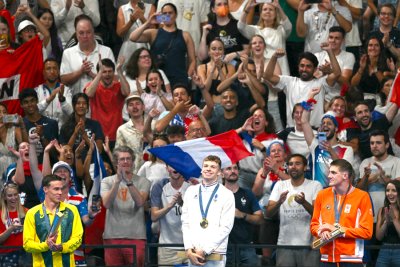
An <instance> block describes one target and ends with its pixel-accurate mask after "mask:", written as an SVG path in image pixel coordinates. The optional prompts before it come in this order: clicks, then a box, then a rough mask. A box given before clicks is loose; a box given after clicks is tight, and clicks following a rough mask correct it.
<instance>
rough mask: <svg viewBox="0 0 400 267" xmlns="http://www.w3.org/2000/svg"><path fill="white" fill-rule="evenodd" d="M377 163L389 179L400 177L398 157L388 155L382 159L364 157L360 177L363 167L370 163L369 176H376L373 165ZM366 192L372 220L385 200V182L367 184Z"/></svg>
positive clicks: (399, 160)
mask: <svg viewBox="0 0 400 267" xmlns="http://www.w3.org/2000/svg"><path fill="white" fill-rule="evenodd" d="M375 162H376V163H378V164H379V165H380V166H382V169H383V170H384V171H385V175H389V176H390V178H391V179H396V178H398V177H400V158H398V157H394V156H392V155H388V157H387V158H386V159H385V160H383V161H377V160H376V159H375V157H370V158H366V159H364V160H363V161H362V162H361V165H360V177H363V176H364V168H365V167H367V166H368V165H369V164H371V167H372V170H371V176H377V175H378V172H377V167H375V166H373V164H374V163H375ZM368 193H369V195H370V196H371V200H372V205H373V208H374V222H376V219H377V218H378V211H379V209H380V208H382V207H383V203H384V200H385V184H384V183H382V182H380V181H378V182H376V183H372V184H368Z"/></svg>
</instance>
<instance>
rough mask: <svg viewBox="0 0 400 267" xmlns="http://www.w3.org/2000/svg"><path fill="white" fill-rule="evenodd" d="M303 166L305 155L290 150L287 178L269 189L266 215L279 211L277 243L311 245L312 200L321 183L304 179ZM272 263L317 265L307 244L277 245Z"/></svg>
mask: <svg viewBox="0 0 400 267" xmlns="http://www.w3.org/2000/svg"><path fill="white" fill-rule="evenodd" d="M306 169H307V159H306V158H305V157H304V156H303V155H301V154H292V155H291V156H290V157H289V159H288V173H289V175H290V179H288V180H281V181H278V182H277V183H276V185H275V186H274V188H273V190H272V192H271V196H270V198H269V202H268V206H267V216H268V217H272V216H274V215H275V214H276V213H277V212H278V211H279V218H280V226H279V237H278V245H280V246H309V245H311V242H312V236H311V232H310V227H309V226H310V221H311V216H312V214H313V205H314V201H315V199H316V198H317V194H318V192H319V191H320V190H321V189H322V186H321V184H320V183H318V182H316V181H311V180H308V179H305V177H304V172H305V171H306ZM276 266H310V267H311V266H319V253H318V252H317V251H314V250H311V249H307V248H302V249H292V248H280V249H277V251H276Z"/></svg>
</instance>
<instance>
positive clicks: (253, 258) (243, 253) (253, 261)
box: [226, 248, 258, 266]
mask: <svg viewBox="0 0 400 267" xmlns="http://www.w3.org/2000/svg"><path fill="white" fill-rule="evenodd" d="M257 263H258V257H257V254H256V250H255V248H240V249H239V253H238V254H236V264H238V265H237V266H255V265H257ZM232 264H233V255H232V249H231V248H228V251H227V253H226V265H227V266H232Z"/></svg>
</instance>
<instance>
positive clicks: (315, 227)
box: [310, 187, 374, 263]
mask: <svg viewBox="0 0 400 267" xmlns="http://www.w3.org/2000/svg"><path fill="white" fill-rule="evenodd" d="M334 198H335V195H334V192H333V188H331V187H329V188H326V189H324V190H321V191H320V192H319V193H318V195H317V199H316V200H315V204H314V213H313V217H312V219H311V225H310V229H311V233H312V235H314V236H316V237H319V233H318V232H319V228H320V226H321V225H322V224H324V223H329V224H332V225H333V224H334V223H335V211H334ZM337 199H338V204H337V206H338V210H339V209H340V206H341V205H342V202H343V201H344V205H343V208H342V212H341V215H340V219H339V224H340V225H341V226H342V227H343V229H344V230H345V233H344V235H343V236H342V237H339V238H337V239H335V240H333V241H332V242H329V243H328V244H326V245H325V246H323V247H321V249H320V251H321V261H324V262H354V263H356V262H362V258H363V255H364V239H370V238H371V237H372V233H373V222H374V217H373V214H372V205H371V200H370V197H369V195H368V193H367V192H364V191H362V190H360V189H357V188H352V189H351V190H350V192H349V193H348V194H347V197H346V198H345V196H340V195H337Z"/></svg>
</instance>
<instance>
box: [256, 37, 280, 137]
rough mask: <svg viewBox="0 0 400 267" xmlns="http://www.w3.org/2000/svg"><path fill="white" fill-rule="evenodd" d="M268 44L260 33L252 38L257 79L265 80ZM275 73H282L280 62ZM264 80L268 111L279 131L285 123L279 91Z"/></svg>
mask: <svg viewBox="0 0 400 267" xmlns="http://www.w3.org/2000/svg"><path fill="white" fill-rule="evenodd" d="M266 46H267V44H266V43H265V40H264V38H263V37H262V36H261V35H259V34H256V35H254V36H253V37H252V38H251V39H250V56H251V57H252V58H253V60H254V64H255V65H256V71H257V79H259V80H261V81H263V74H264V71H265V69H266V68H267V65H268V62H269V58H265V50H266ZM274 74H275V75H281V74H282V72H281V68H280V66H279V64H276V65H275V70H274ZM263 82H264V83H266V84H267V85H268V88H269V90H268V103H267V105H268V111H269V113H270V114H271V115H272V117H273V118H274V120H275V127H276V131H277V132H279V131H281V130H283V124H282V121H281V117H280V113H279V105H278V91H276V90H274V88H273V86H272V84H270V83H269V82H267V81H263Z"/></svg>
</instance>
